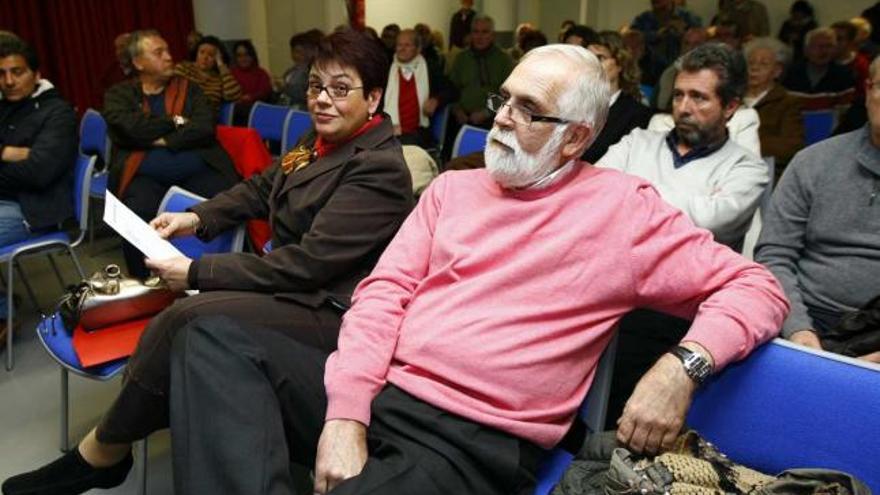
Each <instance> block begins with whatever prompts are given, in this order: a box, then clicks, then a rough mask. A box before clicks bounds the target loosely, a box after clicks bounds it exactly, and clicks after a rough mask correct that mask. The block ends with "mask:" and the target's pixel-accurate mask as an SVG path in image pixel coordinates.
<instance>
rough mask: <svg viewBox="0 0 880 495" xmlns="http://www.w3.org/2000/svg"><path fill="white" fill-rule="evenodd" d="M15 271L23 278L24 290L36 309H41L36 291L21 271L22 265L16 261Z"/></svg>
mask: <svg viewBox="0 0 880 495" xmlns="http://www.w3.org/2000/svg"><path fill="white" fill-rule="evenodd" d="M15 271H17V272H18V276H19V278H21V283H22V284H24V288H25V289H26V290H27V293H28V297H30V298H31V304H33V305H34V307H35V308H37V309H39V308H40V305H39V303H37V296H36V295H35V294H34V289H33V288H32V287H31V283H30V282H28V279H27V277H25V276H24V272H23V271H22V270H21V265H20V264H19V263H18V262H17V261H16V262H15ZM9 284H10V287H12V278H11V277H10V279H9Z"/></svg>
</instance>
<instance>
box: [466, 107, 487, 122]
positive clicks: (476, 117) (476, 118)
mask: <svg viewBox="0 0 880 495" xmlns="http://www.w3.org/2000/svg"><path fill="white" fill-rule="evenodd" d="M468 120H469V121H470V123H471V124H474V125H481V124H483V123H484V122H486V121H488V120H489V112H488V111H487V110H475V111H473V112H471V114H470V116H469V117H468Z"/></svg>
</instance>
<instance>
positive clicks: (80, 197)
mask: <svg viewBox="0 0 880 495" xmlns="http://www.w3.org/2000/svg"><path fill="white" fill-rule="evenodd" d="M95 161H97V157H95V156H86V155H84V154H82V153H77V154H76V164H75V165H74V169H73V213H74V215H75V216H76V220H77V222H79V231H80V235H85V232H86V230H88V228H89V193H90V192H91V188H92V173H93V171H94V170H95Z"/></svg>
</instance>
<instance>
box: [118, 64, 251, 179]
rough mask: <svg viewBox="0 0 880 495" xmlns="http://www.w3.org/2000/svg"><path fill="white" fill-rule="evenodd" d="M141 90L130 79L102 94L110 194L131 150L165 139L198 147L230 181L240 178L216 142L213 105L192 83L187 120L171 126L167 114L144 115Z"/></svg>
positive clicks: (175, 147)
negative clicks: (109, 151) (110, 148)
mask: <svg viewBox="0 0 880 495" xmlns="http://www.w3.org/2000/svg"><path fill="white" fill-rule="evenodd" d="M143 101H144V92H143V90H142V89H141V84H140V81H139V80H137V79H132V80H128V81H124V82H121V83H119V84H117V85H116V86H113V87H112V88H110V89H108V90H107V93H105V94H104V113H103V115H104V119H105V120H106V121H107V131H108V133H109V134H110V140H111V142H112V143H113V153H112V155H111V159H110V161H111V163H110V180H109V184H108V189H109V190H110V191H113V192H114V194H115V192H116V190H117V189H118V186H119V180H120V178H121V175H122V170H123V168H124V166H125V160H126V159H127V158H128V156H129V155H130V154H131V152H132V151H135V150H144V151H146V150H149V149H151V148H152V147H153V141H155V140H156V139H159V138H165V142H166V143H167V146H168V149H169V150H172V151H179V150H192V149H194V150H198V152H199V155H201V157H202V159H204V160H205V162H206V163H207V164H208V165H209V166H211V167H212V168H214V169H215V170H217V171H218V172H220V173H221V174H223V175H225V176H227V177H228V178H229V179H230V180H232V181H233V182H238V181H239V180H241V178H240V177H239V176H238V174H237V173H236V171H235V166H234V165H233V164H232V159H230V158H229V155H227V154H226V151H224V150H223V148H222V147H221V146H220V144H219V143H218V142H217V139H216V138H215V135H214V124H215V122H216V121H217V118H216V115H214V107H213V106H211V103H210V102H209V101H208V99H207V98H205V95H204V93H202V90H201V89H200V88H199V87H198V85H196V84H189V86H188V88H187V93H186V103H185V105H184V109H183V116H184V117H186V118H187V119H188V120H189V123H187V124H186V125H184V126H183V127H180V128H179V129H178V128H176V127H175V126H174V122H173V121H172V120H171V116H161V117H159V116H154V115H145V114H144V111H143Z"/></svg>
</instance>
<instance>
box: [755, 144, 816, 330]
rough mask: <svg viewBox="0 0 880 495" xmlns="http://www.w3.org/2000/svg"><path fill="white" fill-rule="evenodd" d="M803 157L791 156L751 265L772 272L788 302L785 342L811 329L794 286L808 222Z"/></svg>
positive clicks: (775, 193)
mask: <svg viewBox="0 0 880 495" xmlns="http://www.w3.org/2000/svg"><path fill="white" fill-rule="evenodd" d="M803 156H804V155H803V154H801V155H797V156H795V158H794V160H792V162H791V165H789V166H788V168H787V169H786V170H785V173H784V174H783V175H782V180H780V181H779V185H778V186H777V187H776V191H775V192H774V193H773V199H772V200H771V202H770V208H769V211H767V214H766V216H765V217H764V218H763V221H764V225H763V228H762V229H761V235H760V236H759V237H758V242H757V244H756V245H755V261H757V262H759V263H761V264H763V265H764V266H766V267H767V268H769V269H770V271H771V272H773V275H775V276H776V278H777V279H778V280H779V282H780V283H781V284H782V287H783V289H784V290H785V294H786V295H787V296H788V299H789V300H790V301H791V314H789V315H788V318H786V320H785V323H784V324H783V325H782V336H783V337H785V338H788V337H789V336H791V334H793V333H794V332H797V331H799V330H808V329H812V328H813V320H812V319H811V318H810V316H809V314H807V306H806V305H805V304H804V298H803V295H802V294H801V289H800V283H799V282H798V259H800V257H801V253H802V252H803V250H804V242H805V239H806V234H807V223H808V222H809V219H810V194H809V190H810V188H809V184H807V183H806V177H804V176H803V175H802V173H801V170H802V169H803V166H799V163H798V162H802V161H803V160H802V158H803Z"/></svg>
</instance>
